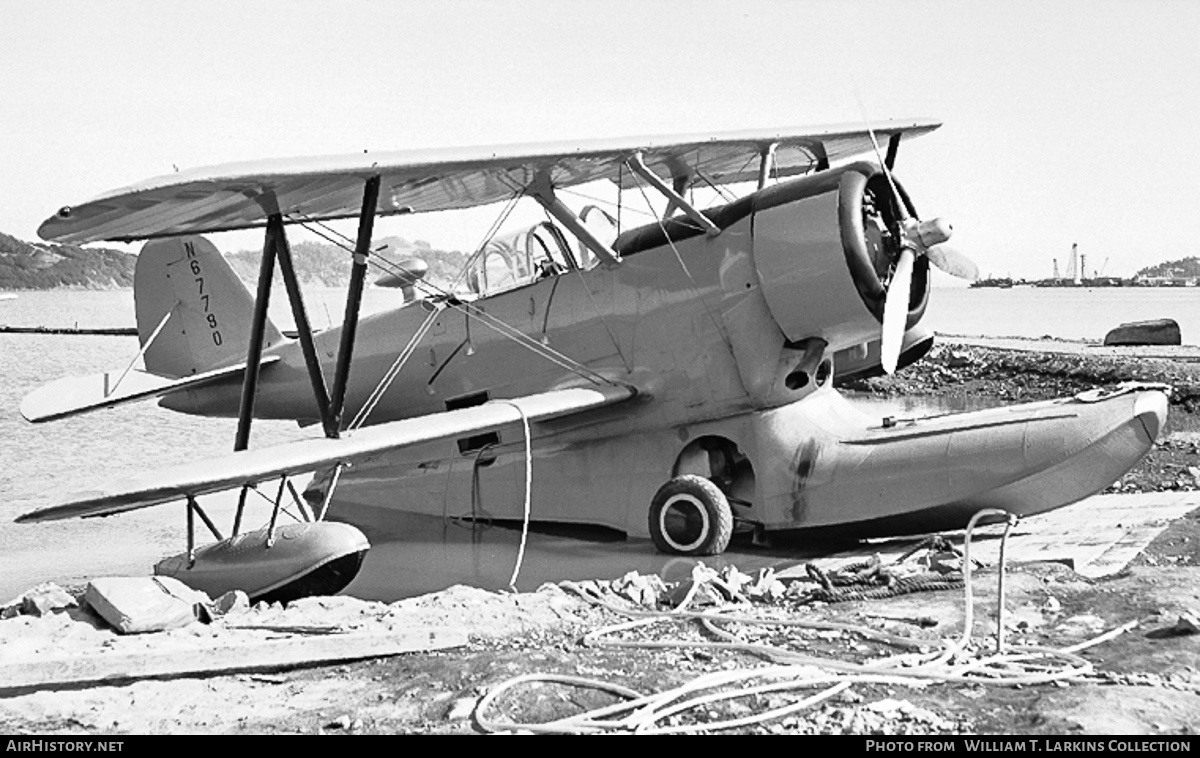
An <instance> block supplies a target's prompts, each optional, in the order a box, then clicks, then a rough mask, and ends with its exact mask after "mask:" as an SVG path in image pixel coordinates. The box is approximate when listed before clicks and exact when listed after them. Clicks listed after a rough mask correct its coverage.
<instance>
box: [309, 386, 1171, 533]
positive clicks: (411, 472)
mask: <svg viewBox="0 0 1200 758" xmlns="http://www.w3.org/2000/svg"><path fill="white" fill-rule="evenodd" d="M1166 415H1167V397H1166V395H1165V394H1163V393H1162V392H1161V391H1159V390H1156V389H1143V388H1136V389H1128V390H1122V391H1120V392H1115V393H1108V394H1105V393H1090V394H1089V393H1083V394H1082V395H1080V396H1076V397H1074V398H1067V399H1061V400H1053V401H1047V402H1040V403H1029V404H1023V405H1016V406H1009V407H1004V408H995V409H989V410H983V411H974V412H969V413H957V414H948V415H941V416H934V417H927V418H921V419H901V420H895V419H887V420H885V419H883V418H878V417H876V418H872V417H871V416H868V415H866V414H864V413H863V412H862V411H861V410H860V408H859V406H857V405H854V404H852V403H851V402H850V401H848V400H846V399H845V398H844V397H842V396H841V395H840V394H839V393H838V392H837V391H835V390H833V389H829V388H826V389H822V390H820V391H818V392H816V393H814V394H812V395H810V396H809V397H807V398H805V399H804V400H801V401H799V402H796V403H792V404H790V405H785V406H782V407H779V408H775V409H772V410H767V411H754V412H748V413H743V414H737V415H733V416H729V417H726V418H721V419H714V420H711V421H706V422H702V423H696V424H688V425H683V426H678V427H674V428H670V429H665V430H656V431H647V432H643V433H635V434H631V435H624V436H613V437H609V438H605V439H585V438H583V437H582V436H581V435H578V434H572V433H571V432H569V431H568V432H565V433H560V434H553V433H550V434H546V433H545V432H546V431H547V430H546V429H539V428H538V427H535V428H534V440H533V445H532V456H531V458H530V460H529V463H530V468H531V473H532V484H531V489H530V497H529V502H530V510H529V514H528V518H529V519H530V520H532V521H535V522H549V523H568V524H571V523H574V524H594V525H600V526H605V527H610V528H614V529H617V530H620V531H623V532H625V533H626V534H627V535H629V536H633V537H646V536H648V535H649V529H648V526H647V524H648V518H647V516H648V510H649V506H650V502H651V500H652V498H653V497H654V495H655V492H656V491H657V490H658V489H659V488H660V487H661V486H662V484H663V482H664V481H667V480H668V479H670V478H671V477H673V476H677V475H679V474H681V473H687V472H688V468H687V467H688V465H689V464H688V460H687V456H686V455H685V452H684V451H686V450H688V449H689V448H694V447H695V445H696V444H699V443H702V442H703V441H704V440H709V439H713V440H718V439H719V440H722V441H727V442H728V443H729V444H732V445H733V446H735V449H736V450H737V451H738V452H739V454H740V455H743V456H744V459H745V461H746V462H747V466H748V468H746V467H743V470H744V473H743V475H740V476H739V477H738V478H737V479H736V480H735V481H731V482H727V483H725V484H724V485H723V489H724V490H725V492H726V495H727V496H728V497H729V501H730V504H731V507H732V510H733V514H734V517H735V519H736V520H737V521H738V522H739V523H741V524H743V525H747V524H748V525H754V526H755V527H756V528H758V529H759V530H761V531H763V532H772V531H790V530H797V529H820V530H836V531H841V532H844V533H846V534H849V535H851V536H856V537H872V536H880V535H886V534H905V533H908V534H911V533H924V532H932V531H941V530H945V529H954V528H961V527H962V526H964V525H965V524H966V522H967V520H968V519H969V518H970V517H971V515H973V514H974V513H975V512H976V511H978V510H980V509H981V508H1002V509H1004V510H1007V511H1009V512H1011V513H1014V514H1016V515H1018V516H1028V515H1032V514H1036V513H1041V512H1043V511H1047V510H1051V509H1053V508H1057V507H1060V506H1063V505H1067V504H1070V503H1073V502H1076V501H1078V500H1080V499H1082V498H1084V497H1087V496H1089V495H1092V494H1094V493H1096V492H1099V491H1101V490H1103V489H1104V488H1105V487H1107V486H1109V485H1110V484H1111V483H1112V482H1114V481H1115V480H1117V479H1118V478H1120V476H1121V475H1123V474H1124V473H1125V472H1127V471H1128V470H1129V469H1130V468H1132V467H1133V466H1134V465H1135V464H1136V463H1137V461H1138V460H1139V459H1141V457H1142V456H1143V455H1145V454H1146V453H1147V452H1148V451H1149V450H1150V449H1151V447H1152V446H1153V444H1154V440H1155V438H1156V437H1157V436H1158V433H1159V431H1160V430H1161V428H1162V426H1163V424H1164V423H1165V421H1166ZM525 474H526V456H525V447H524V442H523V439H522V434H521V430H520V429H519V428H518V429H510V430H501V433H500V434H499V435H498V436H497V438H496V440H495V444H493V445H491V446H485V447H480V448H478V449H474V450H472V451H470V452H468V453H465V454H464V453H461V452H460V451H459V449H458V448H457V447H456V446H455V443H449V444H448V445H447V444H444V445H431V446H423V447H421V448H417V449H410V450H404V451H397V452H393V453H387V454H382V455H379V456H375V457H373V458H371V459H368V460H365V461H359V462H356V463H355V464H354V465H353V466H352V467H348V468H345V469H343V470H342V472H341V474H340V476H339V481H338V484H337V487H336V489H335V492H334V495H333V499H332V502H333V506H332V509H331V514H332V515H333V517H334V518H337V514H338V511H339V508H338V506H339V504H353V505H365V506H372V507H377V508H391V509H396V510H401V511H406V512H412V513H420V514H425V515H434V516H441V517H445V518H475V519H491V520H521V519H523V518H525V517H526V516H525V510H524V505H525V481H526V479H525ZM331 478H332V472H325V473H324V474H322V475H320V476H318V477H317V478H316V479H315V480H314V483H313V486H312V488H311V489H310V497H313V498H315V497H322V496H323V495H324V491H325V489H326V488H327V486H328V484H329V482H330V481H331Z"/></svg>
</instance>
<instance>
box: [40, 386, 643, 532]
mask: <svg viewBox="0 0 1200 758" xmlns="http://www.w3.org/2000/svg"><path fill="white" fill-rule="evenodd" d="M634 394H635V391H634V389H633V388H632V387H625V386H620V387H618V386H601V387H594V388H593V387H578V388H573V389H563V390H552V391H550V392H542V393H540V394H536V395H528V396H526V397H522V398H516V399H513V400H493V401H490V402H487V403H484V404H483V405H477V406H474V407H471V408H463V409H461V410H456V411H445V412H443V413H433V414H430V415H428V416H418V417H416V418H410V419H404V420H402V421H392V422H389V423H386V424H379V425H378V426H372V427H368V428H366V429H359V430H357V431H355V432H354V433H353V434H352V435H347V436H345V437H342V438H340V439H329V438H324V437H322V438H318V439H309V440H301V441H299V442H290V443H287V444H283V445H275V446H273V447H265V448H259V449H256V450H244V451H242V452H237V453H231V454H229V455H226V456H223V457H220V458H210V459H207V460H203V461H194V462H189V463H184V464H181V465H178V466H173V467H170V468H167V469H160V470H158V471H150V472H143V473H138V474H134V475H132V476H127V477H123V478H120V479H115V480H112V481H109V482H106V483H104V484H102V485H100V487H99V488H98V489H96V490H93V491H89V492H81V493H78V494H76V495H75V496H73V497H71V498H70V499H69V500H68V501H66V502H63V503H60V504H58V505H54V506H51V507H49V508H45V509H42V510H38V511H33V512H31V513H26V514H24V515H22V516H20V517H18V518H17V522H18V523H24V522H33V521H56V520H59V519H66V518H74V517H77V516H107V515H110V514H113V513H121V512H123V511H131V510H135V509H137V508H145V507H147V506H151V505H157V504H158V503H166V502H170V501H172V500H179V499H180V498H184V497H187V496H189V495H191V496H197V495H203V494H206V493H209V492H219V491H221V490H227V489H232V488H234V487H240V486H242V485H245V484H253V483H255V482H260V481H263V480H264V479H270V478H272V477H276V476H283V475H291V474H302V473H305V472H308V471H312V470H314V469H316V468H319V467H321V466H329V465H333V464H337V463H345V462H348V461H352V460H353V459H355V458H360V457H362V456H365V455H368V454H370V453H378V452H382V451H385V450H393V449H396V448H401V447H407V446H409V445H415V444H418V443H422V442H433V441H436V440H440V439H447V438H451V437H462V436H466V435H470V434H474V433H478V432H480V431H483V430H486V429H494V428H496V427H499V426H503V425H505V424H511V423H516V422H519V421H520V420H521V416H522V414H523V415H524V416H525V417H526V418H527V419H529V420H530V421H545V420H547V419H550V418H557V417H560V416H565V415H568V414H571V413H579V412H582V411H586V410H591V409H594V408H601V407H603V406H606V405H611V404H613V403H617V402H620V401H622V400H627V399H629V398H631V397H633V395H634Z"/></svg>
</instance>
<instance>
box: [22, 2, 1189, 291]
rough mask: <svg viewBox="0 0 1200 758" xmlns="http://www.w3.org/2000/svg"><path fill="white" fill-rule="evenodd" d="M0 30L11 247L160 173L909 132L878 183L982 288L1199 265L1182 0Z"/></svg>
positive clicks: (740, 7) (407, 223)
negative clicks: (834, 131)
mask: <svg viewBox="0 0 1200 758" xmlns="http://www.w3.org/2000/svg"><path fill="white" fill-rule="evenodd" d="M0 19H2V23H0V140H2V141H0V231H2V232H5V233H7V234H11V235H14V236H17V237H20V238H22V239H27V240H36V239H37V237H36V229H37V227H38V225H39V224H40V223H41V222H42V221H43V220H44V219H45V218H47V217H48V216H50V215H52V214H53V213H54V212H55V211H56V210H57V209H58V208H59V207H61V206H63V205H70V204H76V203H79V202H82V201H84V200H87V199H90V198H91V197H94V196H96V195H98V194H100V193H101V192H104V191H107V190H110V189H113V188H115V187H120V186H125V185H128V184H132V183H134V182H137V181H140V180H142V179H146V178H149V177H151V176H158V175H161V174H164V173H170V172H171V171H173V170H174V169H175V168H176V167H177V168H180V169H182V168H191V167H196V166H204V165H211V164H219V163H227V162H232V161H238V160H249V159H255V158H265V157H286V156H298V155H326V154H343V153H354V152H361V151H363V150H371V151H376V150H378V151H385V150H404V149H411V148H429V147H442V146H463V145H478V144H487V145H492V144H503V143H512V142H536V141H544V140H555V141H558V140H568V141H569V140H573V139H592V138H605V137H620V136H636V135H658V134H670V133H677V132H681V133H694V132H710V131H712V132H719V131H725V130H733V129H750V128H760V127H762V128H768V127H770V128H773V127H782V126H806V125H819V124H828V123H854V122H860V121H862V120H863V118H864V117H869V118H871V119H886V118H907V117H933V118H936V119H938V120H941V121H942V122H943V123H944V126H942V128H940V129H938V130H937V131H935V132H933V133H931V134H929V135H926V136H924V137H921V138H919V139H916V140H913V141H910V142H906V143H905V144H904V145H902V147H901V149H900V153H899V157H898V160H897V164H896V168H895V173H896V176H897V178H898V179H899V181H900V182H902V183H903V184H904V185H905V187H906V188H907V190H908V192H909V194H910V195H911V196H912V198H913V200H914V202H915V204H916V206H917V209H918V211H919V212H920V214H921V216H922V217H926V218H928V217H932V216H942V217H945V218H947V219H948V220H949V221H950V222H951V223H952V224H953V225H954V229H955V234H954V240H953V241H954V245H955V246H956V247H957V248H958V249H960V250H961V251H963V252H965V253H966V254H968V255H969V256H970V257H971V258H973V259H974V260H975V261H976V262H977V263H978V264H979V266H980V268H981V269H982V270H983V272H984V273H985V274H991V275H995V276H1015V277H1028V278H1040V277H1047V276H1050V274H1051V267H1052V259H1053V258H1058V260H1059V264H1060V266H1062V267H1064V268H1065V265H1066V260H1067V258H1068V257H1069V255H1070V250H1071V245H1072V244H1073V243H1077V244H1078V245H1079V250H1080V252H1082V253H1084V254H1085V255H1087V256H1088V260H1089V268H1100V267H1103V268H1104V273H1105V274H1109V275H1125V276H1128V275H1132V274H1133V273H1134V272H1135V271H1136V270H1137V269H1139V268H1142V267H1145V266H1149V265H1153V264H1156V263H1159V262H1162V261H1165V260H1174V259H1178V258H1184V257H1188V256H1192V255H1200V243H1198V240H1200V234H1197V231H1196V224H1195V218H1196V216H1197V211H1196V208H1197V204H1198V200H1200V151H1198V150H1197V148H1196V147H1195V146H1194V145H1193V144H1192V143H1193V142H1194V141H1195V140H1194V138H1193V136H1192V134H1191V132H1192V131H1193V130H1194V127H1195V126H1196V125H1197V124H1200V118H1198V116H1200V40H1198V39H1197V37H1200V3H1198V2H1193V1H1192V0H1086V2H1084V1H1077V0H1056V1H1055V2H1024V1H1022V0H1010V1H1009V2H1004V3H999V2H994V1H989V2H975V1H974V0H958V1H956V2H952V1H942V0H905V1H904V2H884V1H882V0H878V1H870V0H857V1H856V0H838V1H837V2H821V1H816V0H814V1H802V0H794V1H785V0H737V1H736V2H734V1H733V0H688V1H680V2H674V1H668V0H632V1H628V2H627V1H626V0H593V1H585V0H554V1H546V2H542V1H540V0H509V1H508V2H481V1H469V0H458V1H456V0H439V1H438V2H407V1H405V0H390V1H388V2H382V1H380V2H368V1H367V0H337V2H331V1H319V0H295V1H294V2H282V1H280V0H276V1H267V0H258V1H256V2H253V3H246V2H222V1H221V0H204V1H203V2H188V1H187V0H177V1H175V2H170V3H162V2H151V1H150V0H105V2H100V3H96V2H73V1H65V0H64V1H56V0H0ZM485 213H486V214H488V215H486V216H485V215H483V214H485ZM446 216H447V214H436V215H430V216H415V217H404V218H395V219H387V220H384V221H382V222H381V223H380V225H379V226H377V235H383V234H398V235H400V236H403V237H406V238H409V239H425V240H428V241H430V242H431V243H433V244H434V245H435V247H443V248H451V249H464V250H465V249H468V248H471V247H473V246H474V245H476V244H478V242H479V241H480V238H481V237H482V235H483V234H484V232H486V229H487V226H488V225H489V224H490V222H491V219H492V217H493V216H494V209H484V211H481V212H476V213H474V214H467V218H466V219H464V218H462V217H461V216H460V217H457V218H447V217H446ZM347 231H349V230H347ZM247 235H248V233H237V234H227V235H218V237H217V239H216V240H215V241H216V242H217V243H218V244H219V245H220V246H221V247H222V248H223V249H237V248H241V247H253V246H256V245H258V244H261V237H260V235H258V234H254V235H252V236H247Z"/></svg>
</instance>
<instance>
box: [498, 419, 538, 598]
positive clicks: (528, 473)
mask: <svg viewBox="0 0 1200 758" xmlns="http://www.w3.org/2000/svg"><path fill="white" fill-rule="evenodd" d="M495 402H497V403H503V404H504V405H511V406H512V407H513V408H516V409H517V413H519V414H521V426H522V427H524V429H525V511H524V513H525V515H524V517H523V519H522V522H521V547H520V549H518V550H517V565H515V566H513V572H512V576H511V577H509V580H508V588H509V589H510V590H512V591H513V592H516V591H517V576H518V575H520V573H521V564H522V563H523V562H524V561H525V543H526V541H527V540H528V539H529V503H530V498H531V497H532V494H533V440H532V438H531V436H530V434H529V417H528V416H526V415H525V409H524V408H522V407H521V406H520V405H518V404H517V403H515V402H513V401H512V400H496V401H495Z"/></svg>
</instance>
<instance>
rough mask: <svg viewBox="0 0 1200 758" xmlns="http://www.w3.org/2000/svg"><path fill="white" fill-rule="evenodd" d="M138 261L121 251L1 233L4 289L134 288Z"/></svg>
mask: <svg viewBox="0 0 1200 758" xmlns="http://www.w3.org/2000/svg"><path fill="white" fill-rule="evenodd" d="M135 260H136V258H135V257H134V256H133V255H130V254H129V253H125V252H122V251H120V250H110V249H108V248H100V247H90V248H83V247H79V246H77V245H56V244H48V243H40V242H39V243H33V242H25V241H23V240H19V239H17V238H16V237H10V236H9V235H7V234H3V233H0V289H4V290H48V289H57V288H59V287H66V288H71V289H117V288H120V287H132V286H133V265H134V262H135Z"/></svg>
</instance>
